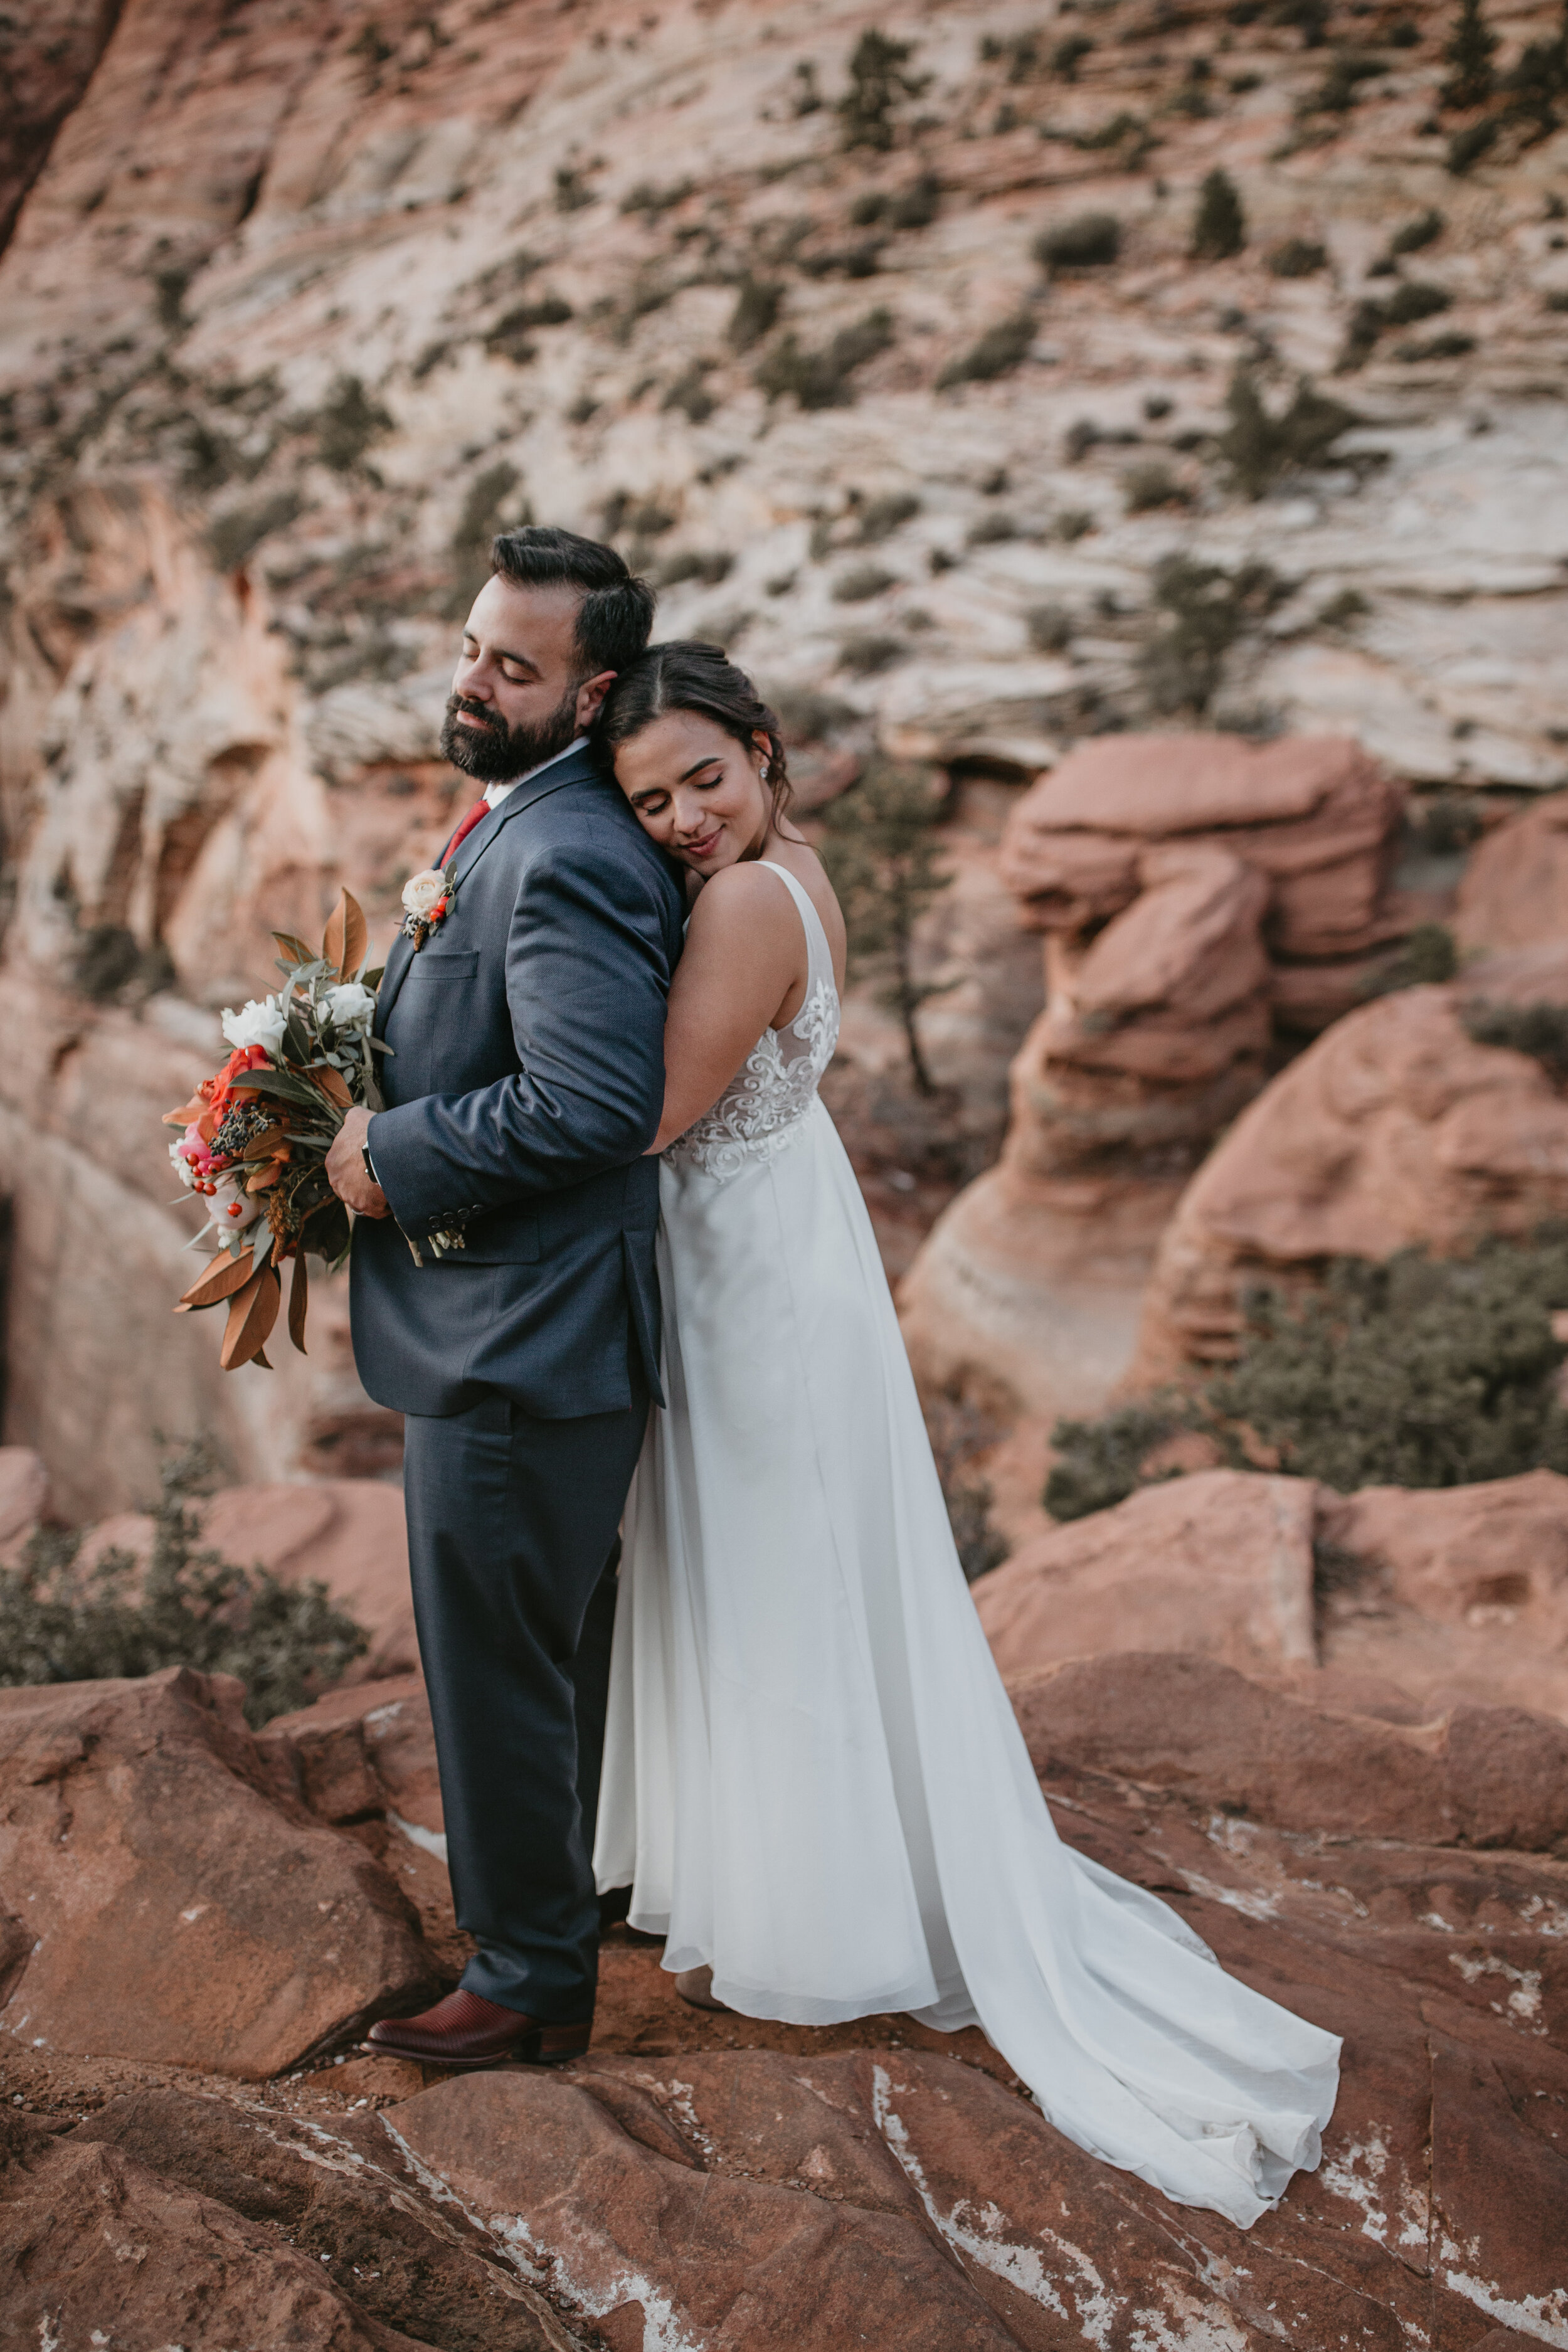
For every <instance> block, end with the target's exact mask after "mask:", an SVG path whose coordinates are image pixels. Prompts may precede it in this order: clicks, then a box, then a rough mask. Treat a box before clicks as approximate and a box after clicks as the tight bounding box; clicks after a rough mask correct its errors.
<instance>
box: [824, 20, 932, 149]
mask: <svg viewBox="0 0 1568 2352" xmlns="http://www.w3.org/2000/svg"><path fill="white" fill-rule="evenodd" d="M914 49H915V45H914V43H913V42H912V41H891V40H889V38H888V37H887V35H886V34H885V33H879V32H876V31H874V30H868V31H866V32H864V33H862V34H861V36H860V37H859V39H858V41H857V42H856V44H855V48H854V53H853V55H852V56H851V58H850V59H849V87H848V89H847V90H846V91H845V93H844V95H843V97H842V98H841V99H840V100H839V101H838V104H837V109H836V111H837V116H838V123H839V142H840V144H841V145H843V146H844V147H846V148H849V149H853V148H856V147H870V148H873V149H876V150H879V151H881V152H885V151H886V150H887V149H888V148H889V147H890V146H891V145H892V143H893V137H894V126H893V110H894V108H895V107H896V106H898V105H899V104H900V102H901V101H902V100H904V99H906V98H918V97H919V96H920V94H921V90H922V89H925V87H926V84H927V80H928V79H929V77H927V76H926V75H924V74H911V73H910V71H909V70H908V67H909V61H910V58H911V57H912V56H913V55H914Z"/></svg>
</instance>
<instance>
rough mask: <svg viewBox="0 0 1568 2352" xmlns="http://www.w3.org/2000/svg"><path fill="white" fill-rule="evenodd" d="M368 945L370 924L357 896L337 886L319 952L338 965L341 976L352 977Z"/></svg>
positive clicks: (344, 977) (329, 961)
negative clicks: (338, 889)
mask: <svg viewBox="0 0 1568 2352" xmlns="http://www.w3.org/2000/svg"><path fill="white" fill-rule="evenodd" d="M369 945H370V926H369V924H368V923H367V922H366V921H365V919H364V914H363V909H362V908H361V906H360V903H359V900H358V899H357V898H353V896H352V895H351V893H350V892H348V891H347V890H340V891H339V893H338V903H337V905H336V906H335V907H334V908H332V911H331V916H330V917H329V919H328V922H327V928H326V931H325V933H324V934H323V937H322V940H321V953H322V955H323V956H324V957H325V959H326V961H328V963H330V964H335V965H336V966H337V973H338V978H339V979H340V980H352V979H353V975H354V973H355V972H356V971H358V970H359V968H360V966H361V964H362V963H363V961H364V958H365V950H366V949H367V948H368V947H369Z"/></svg>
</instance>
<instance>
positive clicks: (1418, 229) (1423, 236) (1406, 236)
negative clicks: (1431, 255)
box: [1388, 205, 1448, 257]
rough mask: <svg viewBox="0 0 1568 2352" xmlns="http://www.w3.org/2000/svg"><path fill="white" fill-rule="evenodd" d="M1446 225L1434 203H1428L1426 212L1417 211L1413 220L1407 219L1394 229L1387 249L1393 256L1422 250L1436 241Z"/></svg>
mask: <svg viewBox="0 0 1568 2352" xmlns="http://www.w3.org/2000/svg"><path fill="white" fill-rule="evenodd" d="M1447 226H1448V224H1447V220H1445V218H1444V216H1443V215H1442V214H1441V213H1440V212H1439V211H1438V210H1437V209H1436V205H1429V206H1428V208H1427V209H1426V212H1424V213H1417V214H1416V215H1415V219H1414V220H1407V221H1406V222H1405V226H1404V227H1403V228H1396V229H1395V230H1394V235H1393V236H1391V237H1390V238H1389V240H1388V250H1389V252H1390V253H1391V254H1392V255H1394V256H1395V257H1397V256H1398V255H1400V254H1403V253H1421V252H1424V251H1425V249H1426V247H1427V246H1429V245H1435V244H1436V241H1437V239H1438V238H1439V237H1440V236H1442V234H1443V231H1444V230H1445V229H1446V228H1447Z"/></svg>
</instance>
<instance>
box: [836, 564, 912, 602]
mask: <svg viewBox="0 0 1568 2352" xmlns="http://www.w3.org/2000/svg"><path fill="white" fill-rule="evenodd" d="M898 577H899V575H898V573H897V572H884V570H883V569H882V566H881V565H880V564H879V563H852V564H851V565H850V567H849V569H848V571H847V572H840V573H839V575H838V577H837V580H836V581H835V582H834V583H833V601H834V603H835V604H866V603H867V602H868V599H869V598H871V597H873V596H879V595H880V594H881V593H882V591H883V589H884V588H891V587H893V586H895V585H896V584H897V582H898Z"/></svg>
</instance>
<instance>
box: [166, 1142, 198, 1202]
mask: <svg viewBox="0 0 1568 2352" xmlns="http://www.w3.org/2000/svg"><path fill="white" fill-rule="evenodd" d="M169 1164H170V1166H171V1167H172V1168H173V1170H174V1173H175V1175H176V1176H177V1177H178V1178H179V1180H180V1181H181V1183H182V1184H183V1185H184V1187H185V1190H186V1191H187V1192H190V1191H192V1190H193V1188H194V1187H195V1181H196V1172H195V1169H194V1168H193V1167H192V1166H191V1163H190V1161H189V1160H187V1159H186V1158H185V1139H184V1136H183V1135H182V1136H181V1138H180V1139H179V1141H178V1143H171V1144H170V1146H169Z"/></svg>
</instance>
